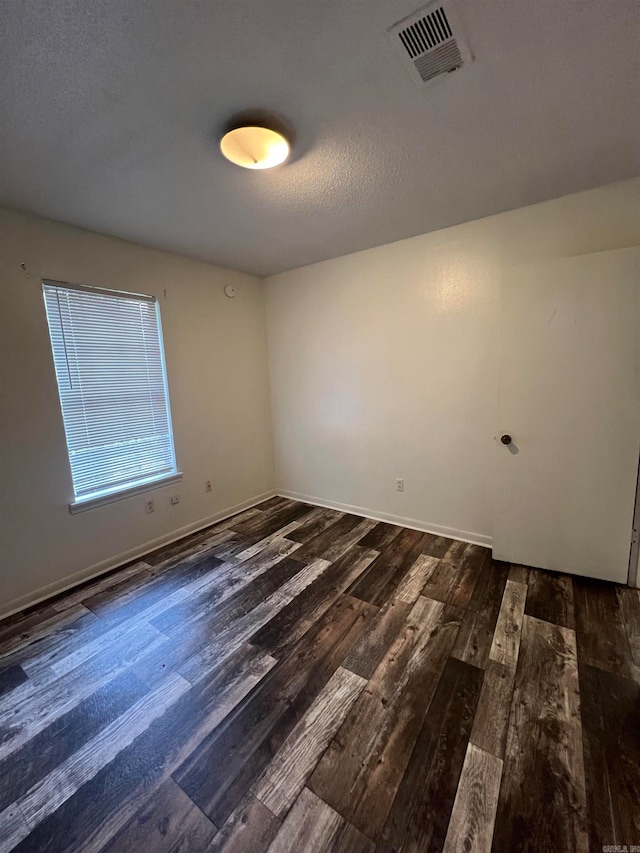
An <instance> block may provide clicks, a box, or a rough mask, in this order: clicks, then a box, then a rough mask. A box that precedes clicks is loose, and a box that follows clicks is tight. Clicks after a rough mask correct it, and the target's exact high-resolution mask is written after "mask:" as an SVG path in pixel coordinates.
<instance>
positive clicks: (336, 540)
mask: <svg viewBox="0 0 640 853" xmlns="http://www.w3.org/2000/svg"><path fill="white" fill-rule="evenodd" d="M361 523H362V519H361V518H360V517H359V516H357V515H346V514H344V515H342V516H341V517H340V518H338V520H337V521H334V522H333V523H332V524H330V525H329V526H328V527H326V528H325V529H324V530H323V531H322V532H321V533H318V534H317V535H316V536H314V537H313V538H311V539H309V540H308V541H307V542H306V543H305V544H304V545H303V546H302V547H301V548H300V549H299V551H297V553H296V559H297V560H301V561H303V562H310V561H311V560H316V559H318V557H322V559H325V560H331V559H332V558H331V557H330V556H328V552H329V551H330V550H334V551H335V548H336V546H338V547H340V546H341V545H342V543H345V546H344V551H346V550H347V549H348V548H350V547H351V545H355V542H354V541H352V540H351V539H350V538H349V535H350V534H351V533H352V532H353V531H354V530H355V529H356V528H359V527H360V525H361ZM370 526H373V522H371V524H370ZM366 532H367V531H366V530H363V532H362V534H361V536H360V537H358V538H362V537H363V536H364V535H365V533H366ZM339 556H340V553H337V554H336V555H335V557H334V558H333V559H337V557H339Z"/></svg>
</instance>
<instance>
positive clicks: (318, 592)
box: [251, 545, 377, 658]
mask: <svg viewBox="0 0 640 853" xmlns="http://www.w3.org/2000/svg"><path fill="white" fill-rule="evenodd" d="M376 556H377V552H375V551H369V550H367V549H365V548H361V547H360V546H359V545H354V546H353V547H351V548H350V549H349V550H348V551H347V552H345V553H344V554H343V555H342V557H340V558H339V559H338V560H336V561H335V562H334V563H331V564H330V565H329V566H328V567H327V568H326V570H325V571H324V572H322V574H321V575H320V576H319V577H318V578H317V579H316V580H314V581H313V582H312V583H311V584H309V586H308V587H306V589H304V590H302V592H300V594H299V595H297V596H296V597H295V598H294V599H293V600H292V601H290V602H289V604H287V605H286V607H284V608H283V609H282V610H280V611H279V613H277V614H276V615H275V616H274V618H273V619H270V620H269V621H268V622H267V623H266V624H265V625H264V626H263V627H262V628H260V629H259V630H258V631H257V632H256V633H255V634H254V635H253V637H252V639H251V642H252V643H254V644H255V645H258V646H260V647H261V648H264V649H265V650H266V651H268V652H269V654H271V655H273V656H274V657H276V658H283V657H286V656H287V655H288V654H289V653H290V651H291V649H292V648H293V646H294V645H295V644H296V643H297V642H298V640H299V639H300V637H302V636H303V634H304V633H305V632H306V631H307V630H308V629H309V627H310V626H311V625H312V624H313V623H314V622H315V621H317V620H318V619H319V618H320V617H321V616H322V615H323V614H324V613H326V611H327V610H328V609H329V607H331V605H332V604H333V602H334V601H335V600H336V599H337V598H338V596H339V595H340V594H341V593H342V592H344V590H345V589H346V588H347V587H348V586H349V585H350V584H351V583H352V581H353V580H354V579H355V578H357V577H358V576H359V575H360V574H362V572H363V571H365V569H366V568H367V567H368V566H369V565H370V564H371V562H372V561H373V560H375V558H376Z"/></svg>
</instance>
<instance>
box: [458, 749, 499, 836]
mask: <svg viewBox="0 0 640 853" xmlns="http://www.w3.org/2000/svg"><path fill="white" fill-rule="evenodd" d="M501 777H502V761H501V760H500V759H499V758H496V757H495V756H494V755H490V754H489V753H488V752H484V751H483V750H482V749H479V748H478V747H477V746H474V745H473V744H472V743H470V744H469V746H468V747H467V755H466V757H465V760H464V765H463V766H462V773H461V774H460V782H459V784H458V791H457V793H456V799H455V802H454V804H453V811H452V812H451V820H450V821H449V829H448V831H447V837H446V839H445V844H444V848H443V853H459V851H461V850H464V851H465V853H490V851H491V842H492V840H493V826H494V823H495V819H496V809H497V808H498V793H499V791H500V780H501Z"/></svg>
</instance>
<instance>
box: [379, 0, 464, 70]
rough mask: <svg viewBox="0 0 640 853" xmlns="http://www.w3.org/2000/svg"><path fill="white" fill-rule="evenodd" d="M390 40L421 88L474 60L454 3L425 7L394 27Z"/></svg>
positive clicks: (433, 4)
mask: <svg viewBox="0 0 640 853" xmlns="http://www.w3.org/2000/svg"><path fill="white" fill-rule="evenodd" d="M389 36H390V38H391V41H392V42H393V44H394V45H395V47H396V50H397V51H398V52H399V53H400V56H401V57H402V61H403V62H404V64H405V66H406V68H407V69H408V71H409V73H410V74H411V76H412V77H413V79H414V80H415V82H416V83H417V84H418V85H419V86H424V84H425V83H429V82H430V81H431V80H434V79H435V78H436V77H440V76H441V75H443V74H448V73H450V72H451V71H455V70H456V69H458V68H461V67H462V65H464V64H465V63H466V62H470V61H471V59H472V55H471V52H470V50H469V48H468V46H467V44H466V42H465V40H464V38H463V37H462V32H461V27H460V23H459V21H458V18H457V15H456V11H455V7H454V6H453V5H451V3H447V4H446V8H445V5H444V4H442V3H440V2H437V0H436V2H434V3H430V4H429V5H428V6H424V7H423V8H421V9H419V10H418V11H417V12H414V14H413V15H410V16H409V17H408V18H403V20H402V21H399V22H398V23H397V24H395V25H394V26H393V27H391V29H390V30H389Z"/></svg>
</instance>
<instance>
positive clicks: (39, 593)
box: [0, 489, 277, 620]
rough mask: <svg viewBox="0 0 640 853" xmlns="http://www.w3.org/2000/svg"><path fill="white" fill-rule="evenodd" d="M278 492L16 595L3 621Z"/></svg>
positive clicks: (0, 615) (2, 614)
mask: <svg viewBox="0 0 640 853" xmlns="http://www.w3.org/2000/svg"><path fill="white" fill-rule="evenodd" d="M276 494H277V492H276V490H275V489H269V491H267V492H263V493H262V494H261V495H256V496H255V497H252V498H249V499H248V500H246V501H242V503H239V504H236V505H235V506H232V507H228V508H227V509H223V510H220V511H219V512H216V513H214V514H213V515H210V516H209V517H208V518H201V519H199V520H198V521H194V522H193V523H192V524H187V525H185V526H184V527H180V528H179V529H178V530H173V531H172V532H171V533H167V534H165V535H164V536H158V537H157V538H156V539H152V540H150V541H149V542H145V543H144V544H143V545H138V546H137V547H135V548H130V549H129V550H128V551H123V552H122V553H120V554H117V555H116V556H115V557H110V558H109V559H108V560H102V562H100V563H94V564H93V565H92V566H88V567H87V568H86V569H82V570H81V571H79V572H75V573H74V574H72V575H67V576H66V577H64V578H60V580H58V581H54V582H53V583H50V584H47V586H42V587H40V588H39V589H37V590H36V591H35V592H32V593H29V594H28V595H23V596H22V597H21V598H14V599H13V601H10V602H8V604H7V606H6V608H2V610H0V620H2V619H6V618H7V617H8V616H12V615H13V614H14V613H19V612H20V611H21V610H26V609H27V608H28V607H33V606H34V605H36V604H39V603H40V602H41V601H46V600H47V598H52V597H53V596H54V595H59V594H60V593H61V592H66V591H67V590H69V589H72V588H73V587H74V586H78V584H81V583H85V582H86V581H89V580H93V579H94V578H97V577H99V576H100V575H103V574H105V573H106V572H110V571H112V570H113V569H117V568H118V566H122V565H124V564H125V563H130V562H131V561H132V560H136V559H140V560H142V559H143V558H144V556H145V555H146V554H150V553H151V552H152V551H155V550H156V549H157V548H161V547H162V546H163V545H170V544H171V543H172V542H177V541H178V539H182V538H183V537H185V536H188V535H189V534H190V533H197V532H198V531H199V530H204V528H205V527H209V526H210V525H212V524H216V522H218V521H224V520H225V518H230V517H231V516H232V515H236V514H237V513H239V512H243V510H245V509H251V507H252V506H256V505H257V504H259V503H262V502H263V501H266V500H268V499H269V498H272V497H274V496H275V495H276Z"/></svg>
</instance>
